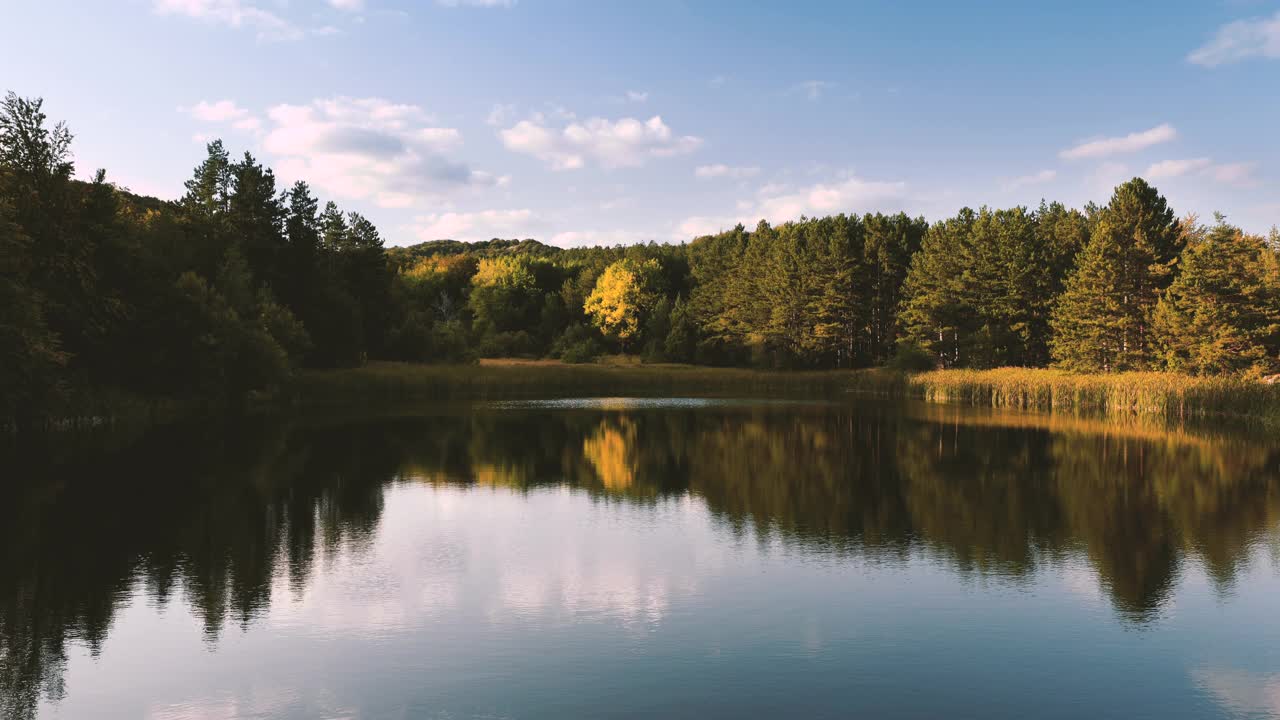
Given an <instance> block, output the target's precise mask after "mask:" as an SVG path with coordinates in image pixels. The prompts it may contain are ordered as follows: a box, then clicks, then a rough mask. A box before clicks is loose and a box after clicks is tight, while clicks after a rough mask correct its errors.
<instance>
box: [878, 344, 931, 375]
mask: <svg viewBox="0 0 1280 720" xmlns="http://www.w3.org/2000/svg"><path fill="white" fill-rule="evenodd" d="M937 366H938V363H937V359H936V358H935V356H934V355H933V354H932V353H930V352H929V351H928V350H925V349H924V348H922V347H920V346H919V345H916V344H915V343H912V342H908V341H903V342H900V343H898V347H897V348H896V351H895V352H894V354H893V357H891V358H889V362H888V363H886V364H885V367H887V368H889V369H890V370H897V371H899V372H907V373H917V372H925V371H928V370H933V369H935V368H937Z"/></svg>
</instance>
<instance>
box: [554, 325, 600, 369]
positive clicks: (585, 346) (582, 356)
mask: <svg viewBox="0 0 1280 720" xmlns="http://www.w3.org/2000/svg"><path fill="white" fill-rule="evenodd" d="M602 352H604V344H603V343H601V342H600V338H599V336H598V335H597V334H596V333H595V332H594V331H593V330H592V329H591V328H589V327H587V326H586V325H583V324H581V323H577V324H574V325H570V326H569V327H567V328H565V331H564V333H563V334H562V335H561V336H560V337H559V338H557V339H556V341H555V343H554V344H553V345H552V346H551V356H552V357H558V358H560V359H561V360H563V361H565V362H567V363H575V364H577V363H587V362H592V361H594V360H595V359H596V358H597V357H599V356H600V353H602Z"/></svg>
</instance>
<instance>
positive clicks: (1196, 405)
mask: <svg viewBox="0 0 1280 720" xmlns="http://www.w3.org/2000/svg"><path fill="white" fill-rule="evenodd" d="M846 393H861V394H868V395H873V396H878V397H885V398H895V397H896V398H909V399H916V400H921V401H924V402H926V403H930V404H936V405H952V406H967V407H978V408H993V409H1009V410H1019V411H1026V412H1032V413H1040V414H1045V415H1064V416H1073V417H1087V418H1093V419H1097V420H1100V421H1104V422H1109V421H1123V420H1130V419H1135V418H1137V419H1145V420H1158V421H1165V422H1172V423H1177V422H1181V421H1186V420H1201V421H1202V420H1205V419H1212V418H1217V417H1221V418H1230V419H1232V420H1242V421H1245V422H1258V423H1264V424H1271V423H1276V422H1280V384H1268V383H1264V382H1262V381H1261V380H1257V379H1251V378H1243V377H1229V376H1223V377H1195V376H1189V375H1179V374H1174V373H1157V372H1131V373H1116V374H1075V373H1068V372H1065V371H1061V370H1051V369H1028V368H997V369H993V370H934V371H928V372H922V373H915V374H908V373H903V372H900V371H896V370H889V369H883V368H870V369H859V370H755V369H748V368H725V367H708V366H697V365H678V364H641V363H638V362H621V363H620V362H610V363H599V364H566V363H561V362H559V361H544V360H539V361H527V360H490V361H482V362H481V363H477V364H468V365H433V364H414V363H399V362H373V363H369V364H368V365H365V366H363V367H359V368H350V369H339V370H304V371H300V372H299V373H298V374H297V376H296V377H295V378H294V379H293V380H292V381H291V382H290V383H289V384H288V385H287V386H285V387H282V388H280V389H279V390H278V391H276V392H274V393H270V394H262V395H257V396H252V397H249V398H246V399H244V400H243V401H241V402H217V401H211V400H190V399H187V400H183V399H177V398H158V399H147V398H136V397H129V396H124V395H119V394H116V393H106V394H103V395H101V396H100V397H98V398H96V399H95V402H93V403H92V404H91V405H90V406H87V407H83V408H79V409H77V410H73V411H71V412H69V413H67V414H65V415H62V416H60V417H56V418H52V419H50V420H47V421H46V422H44V423H43V426H42V429H43V431H44V432H64V431H76V430H95V429H99V428H111V427H114V426H119V425H164V424H169V423H172V422H178V421H183V420H188V419H193V418H198V417H212V416H215V415H221V414H246V413H247V414H258V413H284V414H288V413H296V412H311V411H328V410H341V409H344V408H366V409H367V408H369V407H370V406H396V405H404V404H420V403H424V402H438V401H458V400H504V399H545V398H560V397H564V398H573V397H593V396H635V397H656V396H685V397H726V396H732V395H739V396H741V395H747V396H753V395H754V396H761V397H771V396H810V397H812V396H815V395H821V396H824V397H834V396H837V395H844V394H846ZM8 427H9V428H10V430H12V429H13V425H12V424H10V425H9V426H8Z"/></svg>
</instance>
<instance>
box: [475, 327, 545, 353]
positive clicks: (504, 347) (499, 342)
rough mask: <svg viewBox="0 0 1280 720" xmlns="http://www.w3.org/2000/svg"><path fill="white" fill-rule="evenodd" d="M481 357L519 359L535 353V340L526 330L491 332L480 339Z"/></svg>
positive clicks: (478, 350) (479, 351)
mask: <svg viewBox="0 0 1280 720" xmlns="http://www.w3.org/2000/svg"><path fill="white" fill-rule="evenodd" d="M476 349H477V352H478V353H479V354H480V357H518V356H521V355H529V354H530V353H532V352H533V338H531V337H530V336H529V333H527V332H525V331H524V330H516V331H515V332H490V333H486V334H485V335H484V337H482V338H480V343H479V345H478V346H477V348H476Z"/></svg>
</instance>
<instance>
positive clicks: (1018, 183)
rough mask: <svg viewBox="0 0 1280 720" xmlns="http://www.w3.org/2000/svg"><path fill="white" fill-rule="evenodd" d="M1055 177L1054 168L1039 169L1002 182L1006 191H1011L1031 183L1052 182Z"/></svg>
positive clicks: (1056, 175)
mask: <svg viewBox="0 0 1280 720" xmlns="http://www.w3.org/2000/svg"><path fill="white" fill-rule="evenodd" d="M1056 177H1058V172H1057V171H1056V170H1041V171H1040V172H1038V173H1032V174H1031V175H1023V176H1021V177H1016V178H1013V179H1012V180H1009V181H1008V182H1006V183H1005V184H1004V189H1005V191H1006V192H1013V191H1014V190H1019V189H1021V188H1024V187H1028V186H1031V185H1043V184H1044V183H1047V182H1052V181H1053V179H1054V178H1056Z"/></svg>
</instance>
